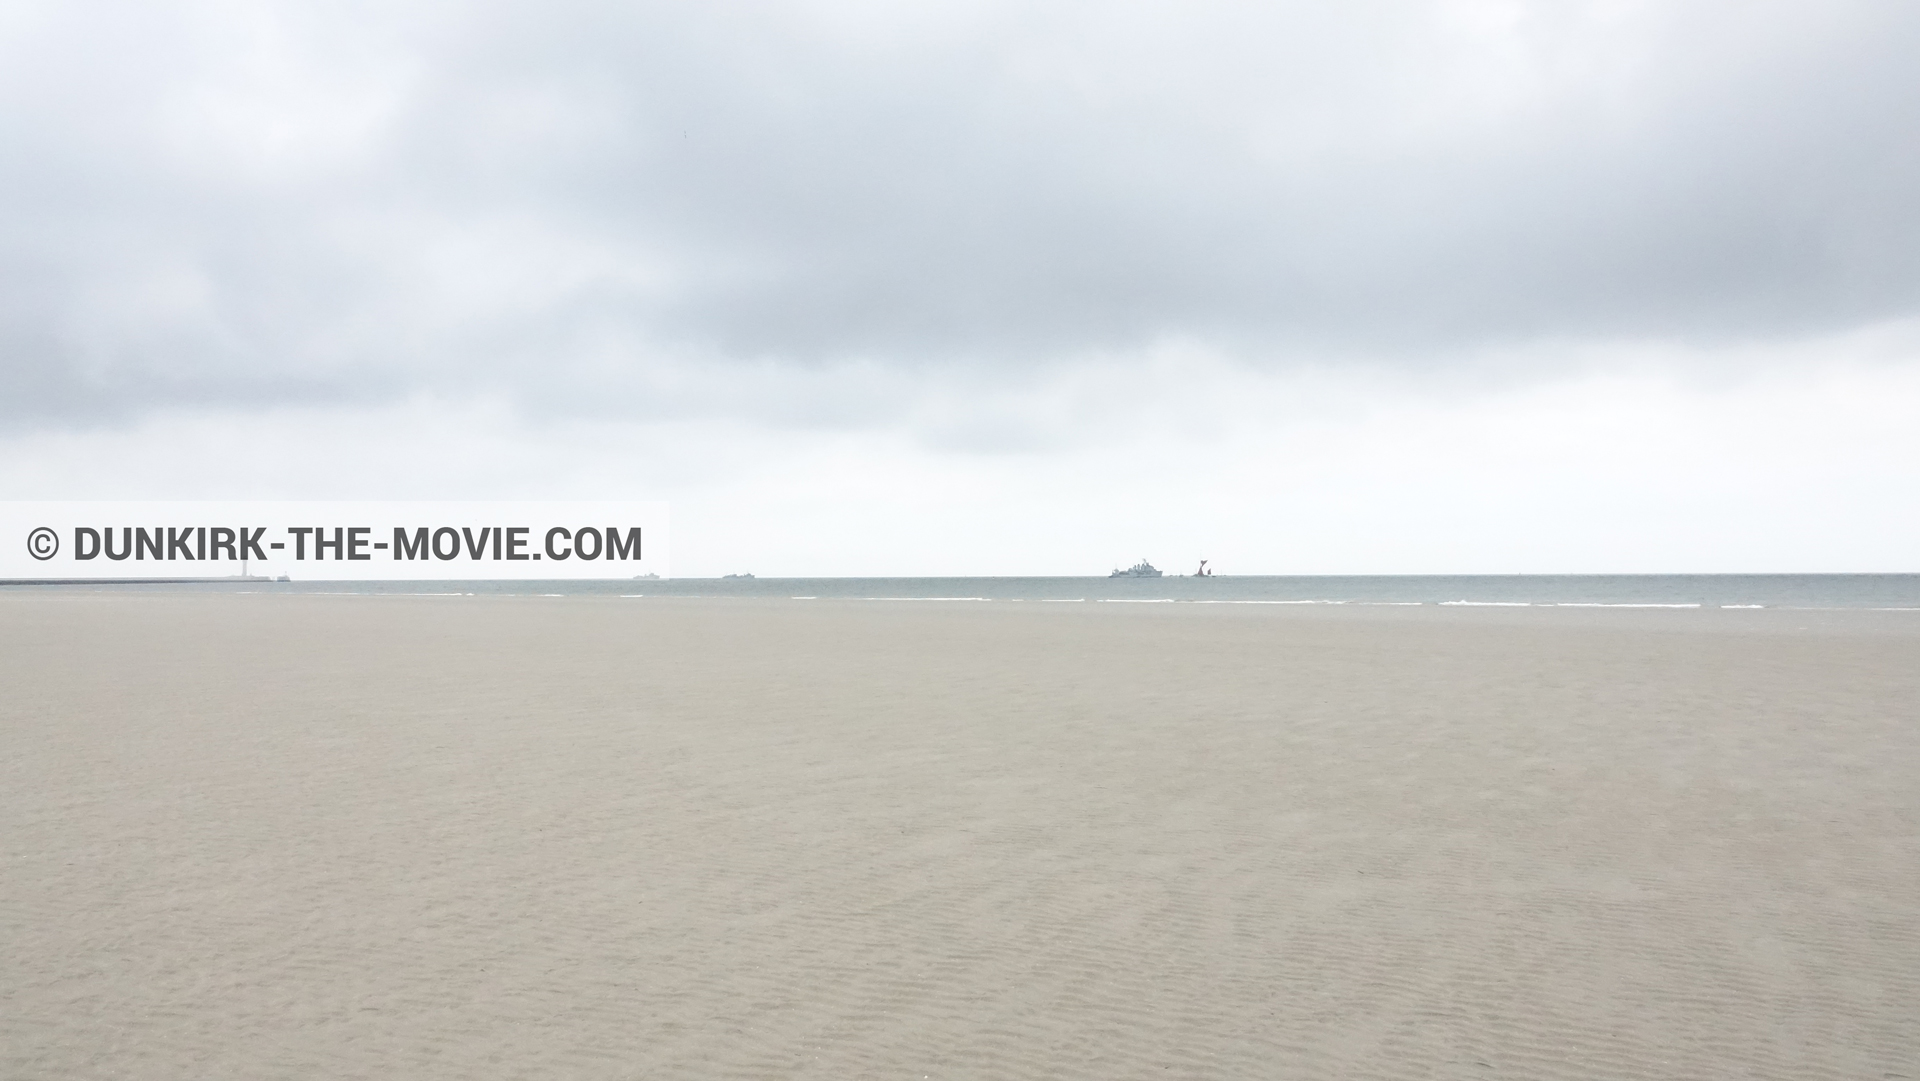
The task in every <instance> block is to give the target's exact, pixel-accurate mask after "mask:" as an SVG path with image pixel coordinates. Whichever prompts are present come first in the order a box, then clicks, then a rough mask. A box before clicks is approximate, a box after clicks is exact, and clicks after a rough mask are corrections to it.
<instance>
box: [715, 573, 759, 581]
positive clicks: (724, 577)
mask: <svg viewBox="0 0 1920 1081" xmlns="http://www.w3.org/2000/svg"><path fill="white" fill-rule="evenodd" d="M720 577H721V579H722V580H725V579H728V578H751V577H753V575H751V574H723V575H721V576H720Z"/></svg>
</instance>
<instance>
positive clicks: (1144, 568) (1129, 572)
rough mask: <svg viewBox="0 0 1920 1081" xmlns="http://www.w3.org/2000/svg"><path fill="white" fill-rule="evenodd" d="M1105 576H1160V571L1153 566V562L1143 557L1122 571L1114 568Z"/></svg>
mask: <svg viewBox="0 0 1920 1081" xmlns="http://www.w3.org/2000/svg"><path fill="white" fill-rule="evenodd" d="M1107 577H1109V578H1158V577H1160V571H1159V568H1157V567H1155V566H1154V565H1153V564H1151V563H1149V562H1147V561H1146V560H1144V559H1143V560H1141V561H1140V562H1138V563H1135V564H1134V565H1133V566H1131V567H1128V568H1127V569H1126V570H1123V571H1122V570H1116V571H1114V572H1113V573H1112V574H1109V575H1107Z"/></svg>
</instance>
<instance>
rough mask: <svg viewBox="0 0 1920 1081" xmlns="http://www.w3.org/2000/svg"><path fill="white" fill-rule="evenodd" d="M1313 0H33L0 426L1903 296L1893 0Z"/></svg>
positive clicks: (662, 391) (12, 30) (561, 401)
mask: <svg viewBox="0 0 1920 1081" xmlns="http://www.w3.org/2000/svg"><path fill="white" fill-rule="evenodd" d="M1331 7H1334V6H1333V5H1298V6H1296V7H1291V8H1289V7H1285V6H1281V7H1274V6H1272V5H1265V6H1259V7H1248V8H1244V9H1242V8H1233V7H1181V8H1179V9H1177V10H1178V11H1179V14H1161V15H1158V16H1153V15H1147V14H1143V13H1141V12H1140V11H1138V10H1135V9H1131V8H1124V7H1115V6H1111V5H1106V6H1088V7H1085V8H1081V9H1078V10H1075V11H1071V12H1068V11H1067V9H1056V10H1055V13H1054V14H1053V15H1052V16H1050V17H1049V19H1048V20H1047V21H1045V22H1037V21H1033V20H1032V19H1030V18H1029V17H1028V16H1025V15H1019V14H1008V15H1004V16H992V15H982V14H979V11H980V10H982V9H979V8H978V7H969V8H965V9H956V10H955V11H951V12H941V11H939V10H936V9H932V8H925V9H920V11H919V13H918V14H917V15H916V18H917V19H918V20H919V21H918V22H913V23H907V22H901V21H899V20H900V18H901V16H900V15H899V14H898V13H897V12H891V11H890V10H889V9H885V8H874V9H872V10H864V11H863V10H858V9H845V8H835V7H818V8H811V9H800V8H793V7H781V8H748V7H744V6H740V7H732V6H726V7H724V10H723V11H722V10H710V9H709V8H708V7H707V6H696V5H688V6H686V7H685V8H684V9H682V10H680V11H678V12H673V11H667V10H664V9H658V10H655V11H654V12H652V13H643V12H640V11H630V10H627V5H614V4H606V5H596V4H543V5H524V6H515V7H508V6H487V5H451V6H430V5H420V6H418V7H408V6H405V5H398V6H395V5H379V6H367V7H363V8H357V9H356V8H351V7H346V6H342V5H337V4H336V5H312V6H305V7H301V6H292V5H286V6H279V7H267V6H260V7H257V8H253V9H248V8H246V7H245V6H242V7H237V8H230V7H223V6H211V5H210V6H205V7H196V6H194V5H190V4H189V5H179V6H175V7H171V8H169V9H168V11H167V12H165V13H158V12H156V11H154V10H152V9H140V8H112V7H98V6H95V7H89V6H86V5H71V4H68V5H59V6H54V5H45V6H42V7H40V8H37V9H35V8H28V9H25V10H23V11H22V12H21V13H19V14H16V15H11V16H8V17H7V18H6V19H5V20H4V21H0V42H3V43H4V45H3V46H0V69H4V72H5V74H0V95H3V96H0V125H4V132H3V133H0V137H3V138H4V140H5V145H6V146H7V148H8V151H7V153H6V154H5V155H4V156H3V157H0V198H3V199H4V205H5V206H6V208H7V213H6V215H5V218H4V223H0V363H4V365H5V372H6V382H7V391H6V394H5V396H4V404H3V405H0V413H3V414H4V418H5V419H6V421H7V422H8V423H10V424H14V425H18V424H21V423H29V424H47V423H54V424H61V423H74V422H80V423H91V422H98V421H99V420H102V419H112V418H124V417H127V416H131V415H137V414H138V413H139V412H141V411H142V410H145V409H148V408H153V407H158V406H167V405H183V404H199V405H231V406H234V407H239V408H245V407H250V406H257V405H273V404H293V403H325V402H356V401H360V402H365V401H382V400H391V399H393V398H395V397H398V396H404V395H409V394H416V393H430V394H442V395H464V394H469V393H489V392H491V393H502V394H506V395H509V396H512V397H513V398H515V399H516V400H520V401H522V402H524V403H529V404H530V405H532V406H537V407H540V408H552V409H560V410H580V411H599V410H605V409H609V408H612V409H617V410H634V411H641V412H644V411H647V410H654V409H670V408H671V407H672V403H673V402H675V401H679V400H691V399H692V398H697V397H700V395H701V393H707V392H710V391H711V390H712V388H713V387H716V386H724V385H725V383H726V382H727V381H729V380H740V379H747V378H750V377H751V376H752V374H753V373H754V372H756V371H765V370H767V368H768V366H769V365H772V366H783V367H797V368H800V369H802V370H805V369H824V368H830V367H833V366H836V365H843V366H844V365H848V364H864V365H868V366H872V367H874V368H875V369H876V370H884V371H888V372H892V373H894V374H896V375H899V374H902V373H904V374H905V375H907V376H909V377H911V375H912V374H913V373H915V372H919V371H923V370H928V369H943V370H947V371H949V372H951V371H952V370H954V369H956V368H959V369H967V370H972V371H975V372H978V373H984V374H985V375H987V376H989V377H990V376H991V375H992V374H993V373H995V372H1002V371H1004V372H1009V373H1012V372H1017V371H1023V370H1031V369H1033V368H1035V367H1037V366H1045V365H1047V364H1050V363H1057V362H1059V361H1061V360H1066V359H1085V358H1087V357H1090V356H1101V355H1124V354H1125V353H1127V352H1128V351H1130V350H1137V349H1141V348H1145V347H1148V346H1151V345H1152V344H1153V343H1156V342H1162V341H1167V340H1185V341H1198V342H1202V343H1205V344H1207V345H1209V346H1211V347H1214V348H1217V349H1219V350H1221V351H1223V352H1225V353H1227V354H1229V355H1232V356H1235V357H1239V358H1241V359H1243V360H1245V361H1246V362H1248V363H1253V364H1273V365H1281V364H1286V363H1291V362H1298V361H1301V360H1313V361H1327V360H1329V359H1332V360H1346V359H1351V360H1366V361H1372V362H1385V363H1417V364H1428V365H1431V364H1436V363H1444V358H1446V357H1449V356H1455V355H1459V354H1461V353H1462V352H1464V351H1470V350H1472V349H1474V348H1476V347H1480V346H1486V345H1495V344H1512V343H1524V342H1527V341H1531V340H1538V339H1553V340H1558V341H1567V340H1573V341H1608V340H1619V339H1643V338H1660V339H1681V340H1692V341H1723V340H1730V339H1755V338H1759V339H1768V338H1789V337H1795V336H1802V335H1809V334H1819V333H1828V332H1833V331H1838V330H1844V329H1847V328H1850V327H1855V326H1860V325H1864V324H1868V323H1873V322H1876V321H1881V320H1887V319H1894V318H1901V317H1905V316H1909V315H1912V314H1914V313H1915V312H1916V311H1917V310H1920V200H1915V199H1914V197H1913V193H1914V192H1915V191H1920V137H1917V136H1916V133H1920V79H1916V78H1914V77H1913V74H1912V64H1913V57H1915V56H1916V55H1920V7H1916V6H1914V5H1912V4H1907V3H1899V2H1888V3H1855V4H1845V3H1840V4H1832V3H1826V4H1812V3H1807V4H1773V5H1769V4H1764V3H1759V4H1756V3H1741V4H1703V3H1680V4H1666V5H1648V6H1646V7H1645V8H1635V7H1632V6H1630V5H1627V6H1623V5H1620V4H1608V5H1591V6H1582V5H1577V4H1576V5H1546V4H1541V5H1524V4H1521V5H1515V4H1502V5H1494V4H1485V5H1477V4H1470V3H1452V4H1423V3H1411V2H1408V3H1374V4H1355V5H1343V6H1339V8H1340V10H1339V13H1338V14H1337V15H1329V14H1327V12H1326V11H1325V10H1322V9H1326V8H1331ZM1169 10H1174V9H1169ZM700 388H707V392H702V391H701V390H700ZM707 397H708V398H709V399H710V398H711V397H712V394H711V393H707ZM875 408H884V406H883V405H876V406H875Z"/></svg>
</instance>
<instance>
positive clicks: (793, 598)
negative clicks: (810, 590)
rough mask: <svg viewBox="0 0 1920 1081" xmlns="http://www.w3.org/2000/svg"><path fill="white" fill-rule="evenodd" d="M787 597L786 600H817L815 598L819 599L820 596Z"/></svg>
mask: <svg viewBox="0 0 1920 1081" xmlns="http://www.w3.org/2000/svg"><path fill="white" fill-rule="evenodd" d="M787 599H788V600H790V601H817V600H819V599H820V598H818V597H788V598H787Z"/></svg>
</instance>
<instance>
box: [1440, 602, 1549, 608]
mask: <svg viewBox="0 0 1920 1081" xmlns="http://www.w3.org/2000/svg"><path fill="white" fill-rule="evenodd" d="M1440 603H1441V604H1446V605H1462V604H1464V605H1466V606H1467V607H1469V608H1532V607H1533V602H1532V601H1441V602H1440Z"/></svg>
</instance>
